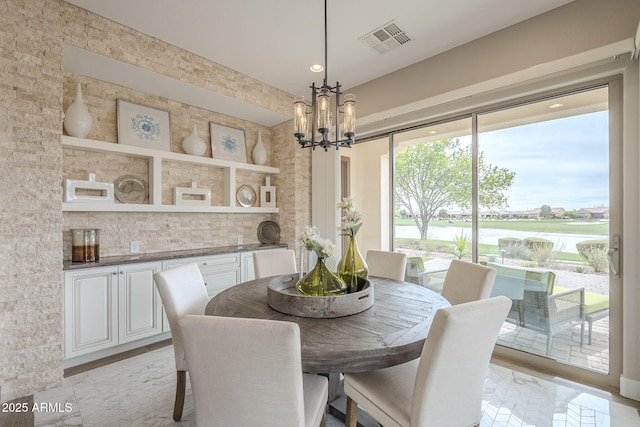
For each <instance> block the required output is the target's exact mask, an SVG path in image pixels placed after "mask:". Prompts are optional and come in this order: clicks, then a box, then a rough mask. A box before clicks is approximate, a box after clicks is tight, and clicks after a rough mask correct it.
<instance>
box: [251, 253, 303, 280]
mask: <svg viewBox="0 0 640 427" xmlns="http://www.w3.org/2000/svg"><path fill="white" fill-rule="evenodd" d="M253 271H254V273H255V276H256V279H261V278H263V277H271V276H279V275H281V274H293V273H297V272H298V270H297V268H296V254H295V252H294V251H293V250H292V249H271V250H265V251H255V252H254V253H253Z"/></svg>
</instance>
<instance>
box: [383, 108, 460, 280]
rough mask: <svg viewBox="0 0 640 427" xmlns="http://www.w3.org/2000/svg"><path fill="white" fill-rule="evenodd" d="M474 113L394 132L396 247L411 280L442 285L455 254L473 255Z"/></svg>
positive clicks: (458, 255)
mask: <svg viewBox="0 0 640 427" xmlns="http://www.w3.org/2000/svg"><path fill="white" fill-rule="evenodd" d="M470 135H471V118H470V117H466V118H464V119H458V120H454V121H449V122H445V123H438V124H434V125H432V126H428V127H424V128H420V129H416V130H411V131H407V132H402V133H398V134H396V135H394V139H393V142H394V149H395V168H394V190H395V194H394V196H395V206H394V217H395V226H394V236H395V241H394V243H395V248H396V249H397V250H399V251H402V252H405V253H407V255H408V257H409V259H408V267H407V280H409V281H412V282H414V283H418V284H421V285H423V286H426V287H429V288H431V289H434V290H437V291H439V290H441V289H442V283H443V279H444V275H445V273H446V270H447V268H448V266H449V262H450V260H451V259H452V258H460V259H468V260H470V259H471V248H472V242H471V207H472V206H471V200H472V199H471V186H472V182H471V176H472V174H471V171H472V169H471V168H472V155H471V154H472V151H471V136H470Z"/></svg>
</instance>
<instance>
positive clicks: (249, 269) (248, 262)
mask: <svg viewBox="0 0 640 427" xmlns="http://www.w3.org/2000/svg"><path fill="white" fill-rule="evenodd" d="M240 264H241V273H240V283H244V282H248V281H249V280H253V279H255V278H256V273H255V270H254V269H253V252H242V253H241V254H240Z"/></svg>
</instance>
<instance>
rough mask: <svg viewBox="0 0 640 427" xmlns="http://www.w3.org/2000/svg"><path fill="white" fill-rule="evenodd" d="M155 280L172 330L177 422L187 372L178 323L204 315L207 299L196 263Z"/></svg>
mask: <svg viewBox="0 0 640 427" xmlns="http://www.w3.org/2000/svg"><path fill="white" fill-rule="evenodd" d="M154 279H155V282H156V287H157V288H158V292H159V293H160V298H161V299H162V305H163V306H164V311H165V313H166V315H167V319H168V320H169V327H170V328H171V338H172V341H173V353H174V356H175V359H176V371H177V381H176V400H175V403H174V406H173V419H174V420H175V421H180V419H181V418H182V408H183V407H184V396H185V390H186V384H187V375H186V374H187V371H188V369H187V360H186V358H185V356H184V348H183V340H182V334H181V333H180V328H179V326H178V319H180V318H181V317H182V316H185V315H187V314H204V309H205V307H206V305H207V302H208V301H209V297H208V295H207V288H206V287H205V284H204V280H203V278H202V274H201V273H200V269H199V268H198V264H196V263H188V264H185V265H181V266H179V267H175V268H171V269H168V270H164V271H160V272H158V273H156V274H155V275H154Z"/></svg>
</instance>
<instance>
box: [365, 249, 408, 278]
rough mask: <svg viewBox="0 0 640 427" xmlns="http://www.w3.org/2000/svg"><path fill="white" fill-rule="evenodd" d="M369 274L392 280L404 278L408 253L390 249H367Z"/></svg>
mask: <svg viewBox="0 0 640 427" xmlns="http://www.w3.org/2000/svg"><path fill="white" fill-rule="evenodd" d="M366 261H367V266H368V267H369V275H371V276H376V277H384V278H387V279H392V280H404V276H405V272H406V271H405V270H406V269H407V255H406V254H402V253H399V252H389V251H367V258H366Z"/></svg>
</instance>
